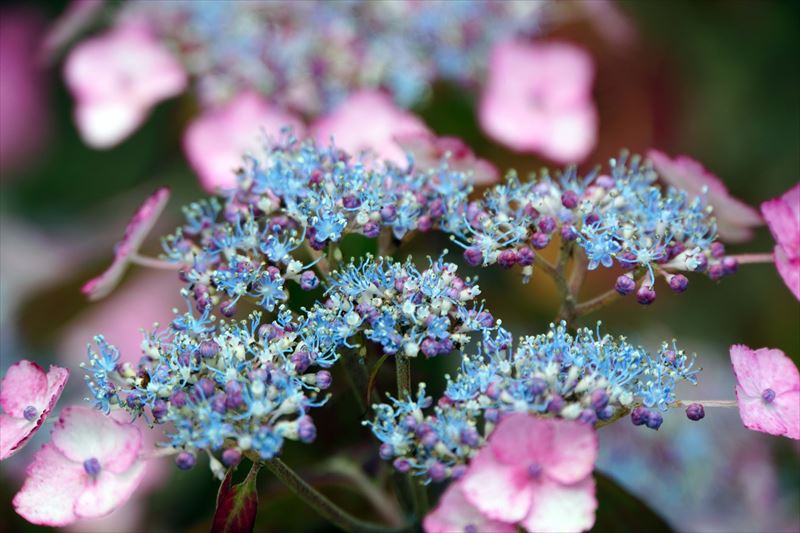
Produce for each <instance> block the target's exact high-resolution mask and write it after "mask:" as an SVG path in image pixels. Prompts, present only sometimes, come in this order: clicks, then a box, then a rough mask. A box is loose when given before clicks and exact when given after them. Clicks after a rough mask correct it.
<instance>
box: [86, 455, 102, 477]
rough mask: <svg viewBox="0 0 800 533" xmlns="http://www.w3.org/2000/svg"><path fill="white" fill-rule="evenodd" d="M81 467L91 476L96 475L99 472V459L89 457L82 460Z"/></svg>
mask: <svg viewBox="0 0 800 533" xmlns="http://www.w3.org/2000/svg"><path fill="white" fill-rule="evenodd" d="M83 469H84V470H85V471H86V473H87V474H89V475H90V476H92V477H97V476H98V474H100V470H101V467H100V461H98V460H97V457H90V458H89V459H86V460H85V461H84V462H83Z"/></svg>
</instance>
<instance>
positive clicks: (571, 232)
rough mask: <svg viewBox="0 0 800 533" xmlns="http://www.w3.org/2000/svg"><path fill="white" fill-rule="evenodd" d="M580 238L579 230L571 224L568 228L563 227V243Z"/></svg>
mask: <svg viewBox="0 0 800 533" xmlns="http://www.w3.org/2000/svg"><path fill="white" fill-rule="evenodd" d="M577 238H578V230H576V229H575V226H573V225H572V224H569V225H567V226H561V240H562V241H567V242H569V241H574V240H575V239H577Z"/></svg>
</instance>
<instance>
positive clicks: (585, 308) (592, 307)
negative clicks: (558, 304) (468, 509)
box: [575, 289, 621, 316]
mask: <svg viewBox="0 0 800 533" xmlns="http://www.w3.org/2000/svg"><path fill="white" fill-rule="evenodd" d="M620 296H621V295H620V293H618V292H617V291H616V289H610V290H608V291H606V292H604V293H603V294H601V295H599V296H595V297H594V298H592V299H591V300H586V301H585V302H581V303H579V304H578V305H577V306H575V313H576V315H577V316H583V315H588V314H589V313H591V312H593V311H597V310H598V309H602V308H603V307H605V306H607V305H608V304H610V303H613V302H615V301H617V299H618V298H619V297H620Z"/></svg>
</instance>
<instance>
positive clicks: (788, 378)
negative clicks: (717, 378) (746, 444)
mask: <svg viewBox="0 0 800 533" xmlns="http://www.w3.org/2000/svg"><path fill="white" fill-rule="evenodd" d="M730 351H731V362H732V363H733V372H734V373H735V374H736V399H737V401H738V403H739V414H740V415H741V417H742V423H743V424H744V425H745V427H746V428H748V429H752V430H755V431H761V432H763V433H769V434H771V435H783V436H785V437H789V438H790V439H800V372H798V370H797V366H795V364H794V363H792V360H791V359H789V358H788V357H786V354H784V353H783V352H782V351H780V350H776V349H771V348H760V349H758V350H751V349H750V348H748V347H747V346H744V345H741V344H736V345H733V346H731V350H730Z"/></svg>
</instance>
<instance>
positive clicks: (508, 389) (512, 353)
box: [367, 322, 698, 481]
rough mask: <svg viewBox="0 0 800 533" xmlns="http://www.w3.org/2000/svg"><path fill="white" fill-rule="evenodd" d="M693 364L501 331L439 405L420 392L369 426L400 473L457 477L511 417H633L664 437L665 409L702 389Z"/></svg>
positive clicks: (556, 329) (450, 383)
mask: <svg viewBox="0 0 800 533" xmlns="http://www.w3.org/2000/svg"><path fill="white" fill-rule="evenodd" d="M697 372H698V371H697V370H696V369H694V368H693V358H690V357H688V356H687V355H686V354H685V353H683V352H682V351H680V350H678V349H677V348H676V347H675V346H674V342H673V343H672V344H667V343H664V344H662V346H661V349H660V350H659V352H658V353H657V354H656V355H650V354H648V353H647V351H646V350H644V349H643V348H641V347H637V346H634V345H631V344H630V343H628V342H627V340H626V339H625V337H619V338H616V339H615V338H613V337H612V336H610V335H603V336H601V335H600V333H599V324H598V331H597V332H593V331H591V330H590V329H587V328H583V329H579V330H578V331H577V333H576V334H575V335H570V334H569V333H568V332H567V328H566V324H565V323H563V322H562V323H561V324H559V325H555V324H552V325H551V327H550V330H549V331H548V332H547V333H546V334H542V335H537V336H533V337H530V336H528V337H522V338H521V339H520V340H519V343H518V344H517V347H516V349H515V348H514V346H513V339H512V336H511V334H510V333H508V332H507V331H505V330H504V329H502V328H499V327H498V328H496V330H495V331H490V330H485V331H484V338H483V342H482V345H481V349H480V350H479V351H478V353H477V355H475V356H468V355H464V357H463V359H462V363H461V368H460V370H459V372H458V374H457V375H456V376H455V377H450V376H447V377H446V379H447V386H446V389H445V392H444V395H443V396H442V398H441V399H440V400H439V401H438V403H437V405H436V406H434V407H433V413H430V414H427V415H426V414H425V412H424V410H425V409H426V408H428V407H430V406H431V405H432V403H433V401H432V399H431V398H430V397H427V396H426V395H425V385H424V384H421V385H420V389H419V392H418V395H417V397H416V398H412V397H408V398H404V399H398V398H391V397H390V403H383V404H378V405H374V406H373V407H374V409H375V419H374V420H373V421H370V422H367V424H368V425H369V426H370V427H371V428H372V431H373V433H374V434H375V436H376V437H378V439H380V440H381V442H382V443H383V444H382V445H381V450H380V453H381V456H382V457H383V458H384V459H387V460H393V461H394V466H395V468H396V469H398V470H399V471H402V472H409V471H410V472H413V473H414V474H416V475H420V476H424V477H425V478H426V479H428V480H433V481H440V480H443V479H445V478H447V477H458V476H459V475H461V473H463V471H464V465H465V463H466V462H467V461H468V460H469V458H470V457H472V456H473V455H474V454H475V453H476V452H477V450H478V449H479V448H480V447H481V446H482V445H483V443H484V442H485V439H486V438H488V436H489V435H490V434H491V432H492V430H493V429H494V426H495V424H496V422H497V421H498V420H499V419H500V418H501V417H502V416H503V415H505V414H508V413H515V412H525V413H539V414H542V415H546V416H556V417H560V418H565V419H570V420H579V421H581V422H584V423H586V424H591V425H595V424H597V423H599V422H603V421H610V420H613V419H616V418H619V417H620V416H623V415H624V414H625V413H628V412H631V419H632V421H633V423H634V424H637V425H646V426H647V427H649V428H651V429H658V428H659V427H660V425H661V423H662V421H663V419H662V416H661V414H660V411H665V410H666V409H667V408H668V407H669V406H670V404H672V403H673V402H675V400H676V398H675V387H676V385H677V383H679V382H681V381H688V382H691V383H694V382H695V375H696V374H697Z"/></svg>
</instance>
